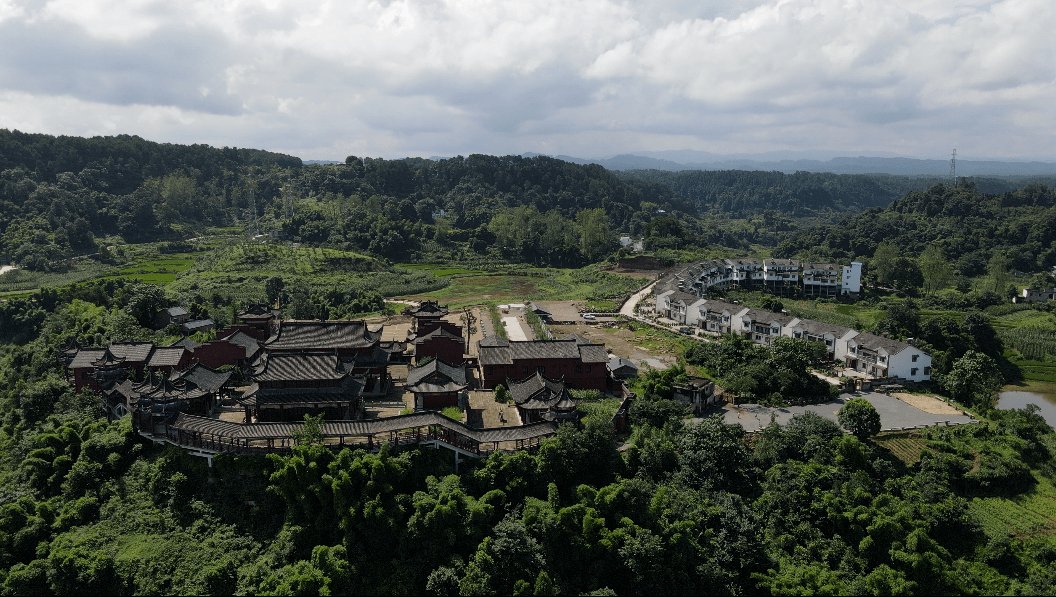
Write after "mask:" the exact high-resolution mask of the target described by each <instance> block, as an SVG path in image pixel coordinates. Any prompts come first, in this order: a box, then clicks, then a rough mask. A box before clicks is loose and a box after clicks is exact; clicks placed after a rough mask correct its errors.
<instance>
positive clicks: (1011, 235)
mask: <svg viewBox="0 0 1056 597" xmlns="http://www.w3.org/2000/svg"><path fill="white" fill-rule="evenodd" d="M885 241H886V242H889V243H891V244H892V245H893V246H894V247H896V249H897V250H898V251H899V252H901V253H902V254H903V255H908V256H913V255H920V254H922V253H923V252H924V250H925V248H927V247H928V246H929V245H933V244H934V245H936V246H938V247H939V248H940V249H942V251H943V253H944V254H945V256H946V258H947V259H948V260H949V261H950V262H951V263H952V265H953V266H954V268H955V269H956V270H958V271H959V272H960V273H961V274H962V275H964V276H977V275H981V274H983V273H985V272H986V268H987V264H988V262H989V261H990V259H991V258H993V257H994V256H995V255H998V256H1001V257H1004V258H1007V259H1008V261H1009V265H1011V266H1012V267H1014V268H1016V269H1019V270H1022V271H1028V272H1029V271H1036V270H1038V269H1048V268H1050V267H1052V266H1054V265H1056V248H1054V247H1053V242H1054V241H1056V191H1054V190H1053V188H1052V187H1047V186H1044V185H1041V184H1032V185H1028V186H1026V187H1024V188H1022V189H1018V190H1015V191H1011V192H1006V193H1000V194H987V193H983V192H982V191H981V190H980V189H979V188H978V187H977V186H976V185H975V184H973V183H967V184H961V185H958V186H956V187H949V186H945V185H936V186H933V187H931V188H930V189H927V190H926V191H912V192H910V193H908V194H906V196H905V197H902V198H901V199H899V200H897V201H895V202H894V203H892V204H891V205H890V206H888V207H887V208H886V209H881V208H874V209H870V210H868V211H866V212H864V213H861V214H858V215H854V216H850V217H848V218H846V219H844V220H842V221H840V222H838V223H836V224H833V225H825V226H817V227H814V228H811V229H808V230H804V231H801V232H798V233H795V234H793V235H791V236H790V237H789V238H787V239H786V240H785V241H783V242H782V243H781V244H780V245H779V246H778V248H777V249H776V250H775V251H774V256H775V257H782V258H788V257H794V256H797V255H798V256H800V257H804V258H810V259H822V260H828V259H833V260H837V261H839V260H848V259H852V258H856V259H862V258H868V257H871V256H873V254H874V252H875V251H876V248H877V247H878V246H879V245H880V243H882V242H885Z"/></svg>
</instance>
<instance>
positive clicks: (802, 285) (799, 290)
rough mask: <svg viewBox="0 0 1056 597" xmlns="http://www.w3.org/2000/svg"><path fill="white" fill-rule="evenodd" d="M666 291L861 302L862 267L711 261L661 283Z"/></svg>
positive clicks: (778, 261)
mask: <svg viewBox="0 0 1056 597" xmlns="http://www.w3.org/2000/svg"><path fill="white" fill-rule="evenodd" d="M660 287H661V288H662V290H681V291H682V292H687V293H689V292H693V293H697V294H698V295H706V294H707V293H708V291H709V290H711V289H712V288H718V289H723V288H730V287H737V288H750V289H759V290H766V291H768V292H771V293H773V294H776V295H780V296H802V297H806V298H837V297H844V296H845V297H849V298H857V297H858V294H859V293H860V292H861V290H862V264H861V263H859V262H857V261H854V262H851V264H850V265H843V266H841V265H837V264H834V263H809V262H800V261H799V260H798V259H763V260H759V259H755V258H751V257H749V258H743V259H707V260H704V261H699V262H696V263H691V264H689V265H686V266H683V267H682V268H681V269H679V270H677V271H676V272H674V273H673V274H671V275H669V276H667V277H666V278H665V279H663V280H661V281H660Z"/></svg>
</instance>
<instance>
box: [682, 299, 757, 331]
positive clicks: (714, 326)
mask: <svg viewBox="0 0 1056 597" xmlns="http://www.w3.org/2000/svg"><path fill="white" fill-rule="evenodd" d="M744 310H745V308H744V307H742V306H740V305H733V304H730V303H727V302H725V301H713V300H707V299H701V300H699V301H697V302H695V303H693V304H692V305H690V307H689V315H687V317H686V325H692V326H695V327H698V328H700V329H702V330H704V331H706V332H711V333H713V334H720V335H721V334H728V333H730V332H732V331H733V317H734V316H735V315H736V314H737V313H740V312H742V311H744Z"/></svg>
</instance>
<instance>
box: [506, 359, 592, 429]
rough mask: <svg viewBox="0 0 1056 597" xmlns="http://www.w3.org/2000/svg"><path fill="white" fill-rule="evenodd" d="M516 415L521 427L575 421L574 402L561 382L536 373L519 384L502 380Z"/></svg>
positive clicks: (576, 418) (518, 382)
mask: <svg viewBox="0 0 1056 597" xmlns="http://www.w3.org/2000/svg"><path fill="white" fill-rule="evenodd" d="M506 384H507V387H508V389H509V390H510V396H511V397H512V398H513V403H514V404H515V405H516V406H517V414H519V415H520V417H521V422H522V423H524V424H525V425H529V424H531V423H538V422H540V421H554V422H561V421H576V420H578V418H579V417H578V413H577V411H576V401H575V399H573V398H572V395H571V394H570V393H569V392H568V389H567V388H566V387H565V384H564V380H561V379H550V378H548V377H546V376H544V375H543V374H542V373H540V372H538V371H537V372H536V373H534V374H533V375H532V376H530V377H528V378H526V379H522V380H520V381H513V380H509V379H508V380H506Z"/></svg>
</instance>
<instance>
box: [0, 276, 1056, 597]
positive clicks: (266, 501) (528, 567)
mask: <svg viewBox="0 0 1056 597" xmlns="http://www.w3.org/2000/svg"><path fill="white" fill-rule="evenodd" d="M142 299H143V296H142V289H139V292H137V291H136V289H124V290H123V291H120V290H119V291H118V292H114V293H113V294H112V295H108V294H106V293H99V295H98V296H96V297H95V298H93V297H92V295H91V293H87V292H82V293H81V294H80V295H79V296H76V297H75V296H73V294H71V293H58V294H56V295H52V296H50V297H46V300H45V301H44V302H43V304H41V306H40V309H39V323H38V324H37V325H36V326H35V329H37V330H39V334H38V335H36V336H35V337H33V338H31V339H29V340H28V341H26V342H24V343H22V344H20V345H4V346H3V348H2V349H0V377H2V379H0V405H2V412H3V418H2V427H0V487H2V490H0V560H2V562H3V565H2V567H3V570H2V571H0V592H2V593H3V594H10V595H26V594H32V595H47V594H71V593H91V594H273V595H305V594H322V595H325V594H372V595H377V594H410V593H414V594H422V593H425V594H437V595H447V594H463V595H486V594H521V595H523V594H537V595H551V594H582V593H593V594H658V593H662V594H673V593H677V594H735V595H736V594H756V593H764V594H765V593H770V594H849V593H853V594H866V595H889V594H1003V593H1023V594H1051V593H1052V592H1053V591H1054V590H1056V574H1054V573H1053V571H1054V569H1056V568H1054V564H1056V540H1054V538H1053V536H1052V532H1053V531H1054V530H1056V522H1054V520H1053V518H1052V517H1053V516H1054V515H1056V511H1054V510H1053V508H1052V504H1051V497H1050V498H1045V497H1044V496H1047V495H1048V496H1051V495H1052V494H1053V492H1054V491H1056V490H1054V488H1053V483H1054V482H1056V469H1054V462H1056V435H1054V433H1053V431H1052V428H1051V427H1049V426H1048V425H1046V424H1045V423H1044V421H1043V420H1042V419H1041V417H1040V416H1038V415H1037V414H1036V413H1035V412H1033V411H1031V410H1029V409H1028V410H1022V411H993V410H990V409H988V408H986V407H985V404H982V403H981V404H980V407H981V410H980V412H982V413H985V418H986V419H987V421H985V422H983V423H980V424H977V425H969V426H962V427H957V428H936V429H932V430H928V431H921V432H918V433H916V434H902V435H896V436H878V437H876V438H872V437H870V435H871V434H869V433H866V434H864V435H863V436H862V437H857V436H855V435H846V434H845V433H844V432H843V430H842V429H840V428H839V427H838V426H837V425H836V424H835V423H833V422H831V421H828V420H826V419H822V418H821V417H818V416H816V415H809V414H808V415H803V416H798V417H795V418H794V419H793V420H792V422H791V423H790V424H788V425H787V426H785V427H783V428H782V427H778V426H776V425H775V426H771V427H769V428H767V429H766V430H765V431H764V432H763V433H761V434H756V435H748V434H746V433H745V432H744V430H743V429H742V428H741V427H740V426H739V425H727V424H724V423H723V422H722V419H721V417H712V418H705V419H704V420H703V421H702V422H700V423H694V424H687V422H686V421H685V419H684V418H683V417H684V415H685V411H684V408H685V407H683V406H682V405H681V404H679V403H677V402H675V401H673V400H672V399H671V398H672V385H674V384H675V383H678V382H679V381H680V380H682V379H684V377H683V376H684V375H685V372H684V369H682V368H681V367H673V368H671V369H668V370H666V371H664V372H655V371H654V372H650V373H648V374H646V375H645V376H644V377H643V378H642V379H640V380H639V381H638V382H636V383H635V385H634V389H635V391H636V392H638V393H639V395H640V397H641V398H640V400H639V401H638V402H637V403H636V404H635V406H634V408H633V409H632V413H631V414H632V420H633V421H634V422H635V424H634V426H633V432H632V433H631V435H630V437H629V438H625V441H626V442H627V446H626V448H625V449H623V450H618V449H617V445H618V444H617V443H616V441H614V440H615V439H616V438H615V437H614V435H613V432H612V430H611V428H610V427H609V425H608V422H607V420H603V419H602V420H598V419H594V418H588V419H587V420H586V422H585V424H584V425H583V426H582V427H580V428H576V427H574V426H572V425H568V424H566V425H563V426H562V427H561V428H560V431H559V433H558V435H557V437H556V438H554V439H552V440H549V441H547V442H545V443H544V444H543V445H542V447H541V448H540V449H539V450H538V452H537V453H534V454H533V453H527V452H519V453H515V454H502V453H499V454H495V455H493V456H491V457H489V458H487V459H485V460H482V461H477V462H473V461H470V462H463V464H462V466H461V467H460V469H459V471H458V472H457V473H456V472H455V470H454V463H453V462H452V460H451V454H450V453H449V452H446V451H440V452H437V451H434V450H431V449H414V450H411V449H403V450H399V451H395V450H390V449H389V448H383V449H382V450H381V451H380V452H379V453H367V452H365V451H350V450H347V449H346V450H343V451H340V452H335V451H333V450H331V449H329V448H324V447H322V446H319V445H314V444H312V443H311V437H310V436H305V437H304V438H302V442H303V443H302V445H300V446H298V447H296V448H295V449H294V450H293V453H292V454H290V455H287V456H277V455H276V456H271V457H267V458H264V457H238V458H235V457H220V458H217V459H216V460H215V462H214V467H213V468H208V467H207V466H206V463H205V461H204V460H202V459H200V458H196V457H193V456H190V455H188V454H186V453H183V452H181V451H179V450H176V449H173V448H164V447H160V446H152V445H150V444H148V443H144V442H143V441H142V440H141V439H140V438H139V437H138V436H137V435H136V434H134V433H133V432H132V429H131V426H130V425H129V421H128V419H127V418H126V419H124V420H120V421H116V422H114V423H106V422H105V421H100V420H99V419H98V418H97V416H96V408H97V406H96V404H95V401H96V400H97V398H96V397H95V396H93V395H92V394H91V393H85V394H82V395H79V396H78V395H75V394H74V393H73V391H72V389H71V387H70V386H69V384H67V383H66V381H65V380H64V379H63V378H62V373H61V368H60V367H59V365H58V364H57V359H56V356H57V355H58V351H59V350H61V347H63V346H65V344H66V343H67V342H68V341H69V340H71V339H84V338H86V337H88V336H91V335H93V334H99V335H100V337H101V338H99V339H101V340H102V341H107V340H109V339H113V338H119V337H123V336H124V335H125V334H127V333H130V332H131V333H133V334H137V333H138V334H140V335H142V334H146V333H150V332H149V330H144V329H141V328H139V327H138V326H139V323H138V322H137V320H136V317H135V316H134V313H135V311H136V309H137V307H138V305H139V304H140V302H141V301H142ZM96 300H98V301H100V303H98V304H97V303H96V302H93V301H96ZM103 301H105V302H103ZM137 330H139V331H138V332H137ZM730 342H731V343H732V344H730V346H729V347H727V348H721V347H718V345H716V347H713V348H707V349H703V350H702V351H698V352H699V353H700V354H697V355H695V356H691V357H690V358H692V359H693V360H694V361H697V362H700V363H702V364H705V365H706V366H709V367H711V366H721V365H718V363H720V362H721V361H722V360H723V359H734V360H743V361H749V363H748V366H755V365H751V363H750V362H751V361H753V360H756V359H762V361H760V364H759V366H763V362H765V361H766V359H772V358H773V356H772V355H771V356H768V355H767V354H763V353H765V352H767V351H765V350H762V349H759V348H757V347H754V345H753V347H752V348H751V350H743V351H742V350H738V349H737V346H736V344H737V342H736V340H734V339H730ZM797 342H801V341H792V342H790V343H789V344H790V345H796V344H797ZM701 346H703V345H701ZM742 348H743V347H742ZM773 350H774V351H775V354H776V351H787V350H796V347H795V346H788V347H775V348H774V349H773ZM756 353H759V354H756ZM809 358H810V355H809V354H806V353H804V355H803V359H804V362H803V363H800V365H803V364H806V360H807V359H809ZM778 364H779V365H781V367H779V368H778V369H776V370H775V372H774V373H775V378H774V379H775V382H780V379H781V377H782V376H786V375H787V374H788V373H789V372H792V369H794V368H796V367H798V366H799V365H793V364H791V363H790V362H788V360H787V359H782V360H781V362H780V363H778ZM793 373H794V372H793ZM774 387H775V388H779V391H794V390H791V389H786V388H782V387H781V386H780V385H779V384H778V385H776V386H774ZM1039 496H1041V497H1039ZM1039 513H1040V514H1039ZM1046 516H1048V517H1049V518H1046Z"/></svg>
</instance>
